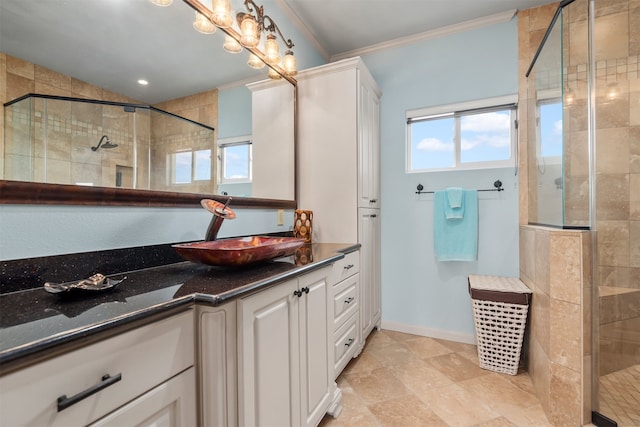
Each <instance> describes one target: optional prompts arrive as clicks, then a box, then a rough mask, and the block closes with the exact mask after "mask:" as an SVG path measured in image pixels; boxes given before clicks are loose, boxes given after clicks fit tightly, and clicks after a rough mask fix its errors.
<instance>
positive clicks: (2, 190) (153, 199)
mask: <svg viewBox="0 0 640 427" xmlns="http://www.w3.org/2000/svg"><path fill="white" fill-rule="evenodd" d="M183 1H184V2H185V3H186V4H187V5H189V6H191V7H192V8H193V9H194V10H197V11H199V12H205V14H206V13H207V9H206V8H204V6H203V5H202V3H200V2H199V1H198V0H183ZM221 30H222V31H224V32H225V33H227V34H229V35H231V36H232V37H235V38H236V40H237V39H238V37H239V34H238V33H236V32H235V31H234V30H233V29H231V28H221ZM248 50H249V51H251V52H252V53H254V54H255V55H256V56H258V57H259V58H260V59H262V60H263V61H264V62H265V64H267V62H266V60H264V55H263V54H262V52H260V51H259V50H257V49H248ZM267 66H268V67H270V68H272V69H273V70H274V71H276V72H277V73H278V74H280V75H281V76H282V77H283V78H284V79H285V80H287V81H288V82H289V83H291V85H292V86H293V92H294V96H293V127H294V131H293V149H294V153H295V154H294V157H297V151H298V150H297V148H298V147H297V146H298V102H297V100H298V87H297V82H296V80H295V79H294V78H293V77H291V76H287V75H285V73H284V71H283V70H282V69H281V68H280V67H279V66H271V65H269V64H267ZM297 163H298V162H297V161H296V162H295V163H294V200H281V199H263V198H257V197H233V196H231V197H233V206H234V207H236V208H256V209H261V208H264V209H296V208H297V201H296V199H295V197H296V195H297V194H298V180H297V179H296V177H297V176H298V164H297ZM202 199H213V200H216V201H219V202H221V203H226V201H227V200H228V199H229V196H223V195H218V194H202V193H180V192H174V191H156V190H141V189H126V188H111V187H85V186H79V185H71V184H49V183H38V182H27V181H12V180H2V179H0V205H1V204H4V205H8V204H22V205H35V204H37V205H82V206H146V207H200V200H202Z"/></svg>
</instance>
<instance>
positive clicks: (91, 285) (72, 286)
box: [44, 273, 127, 295]
mask: <svg viewBox="0 0 640 427" xmlns="http://www.w3.org/2000/svg"><path fill="white" fill-rule="evenodd" d="M126 278H127V277H126V276H125V277H123V278H122V279H117V280H116V279H110V278H108V277H105V276H104V275H103V274H100V273H98V274H94V275H93V276H91V277H89V278H88V279H84V280H80V281H77V282H66V283H51V282H46V283H45V284H44V290H45V291H47V292H49V293H51V294H59V295H66V294H71V293H99V292H107V291H110V290H112V289H114V288H115V287H116V286H118V285H119V284H120V283H122V282H123V281H124V280H125V279H126Z"/></svg>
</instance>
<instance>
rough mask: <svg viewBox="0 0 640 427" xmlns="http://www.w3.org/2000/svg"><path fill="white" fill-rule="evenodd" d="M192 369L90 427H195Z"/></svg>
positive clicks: (194, 386) (193, 376)
mask: <svg viewBox="0 0 640 427" xmlns="http://www.w3.org/2000/svg"><path fill="white" fill-rule="evenodd" d="M195 388H196V380H195V374H194V368H189V369H188V370H186V371H184V372H183V373H181V374H180V375H177V376H175V377H173V378H172V379H170V380H168V381H167V382H165V383H163V384H160V385H159V386H157V387H156V388H154V389H152V390H150V391H148V392H146V393H145V394H143V395H142V396H140V397H138V398H137V399H135V400H133V401H132V402H129V403H128V404H126V405H124V406H123V407H122V408H120V409H118V410H116V411H114V412H112V413H111V414H109V415H107V416H106V417H104V418H102V419H100V420H98V421H97V422H95V423H93V424H91V427H121V426H136V427H144V426H148V427H179V426H195V425H196V393H195Z"/></svg>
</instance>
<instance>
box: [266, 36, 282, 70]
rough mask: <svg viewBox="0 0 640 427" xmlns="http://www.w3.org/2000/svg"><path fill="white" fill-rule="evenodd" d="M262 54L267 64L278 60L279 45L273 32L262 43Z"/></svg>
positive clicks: (275, 62)
mask: <svg viewBox="0 0 640 427" xmlns="http://www.w3.org/2000/svg"><path fill="white" fill-rule="evenodd" d="M264 55H265V57H266V58H267V62H268V63H269V64H272V65H273V64H277V63H278V62H280V47H279V46H278V41H277V40H276V36H274V35H273V34H269V35H268V36H267V41H266V42H265V43H264Z"/></svg>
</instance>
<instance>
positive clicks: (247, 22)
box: [240, 13, 260, 47]
mask: <svg viewBox="0 0 640 427" xmlns="http://www.w3.org/2000/svg"><path fill="white" fill-rule="evenodd" d="M240 33H241V36H240V44H241V45H242V46H244V47H256V46H258V43H260V33H259V32H258V22H256V19H255V18H254V17H253V16H252V15H249V14H248V13H247V14H245V15H244V16H243V17H242V21H241V22H240Z"/></svg>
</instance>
